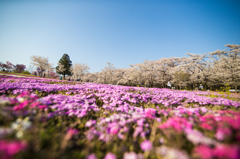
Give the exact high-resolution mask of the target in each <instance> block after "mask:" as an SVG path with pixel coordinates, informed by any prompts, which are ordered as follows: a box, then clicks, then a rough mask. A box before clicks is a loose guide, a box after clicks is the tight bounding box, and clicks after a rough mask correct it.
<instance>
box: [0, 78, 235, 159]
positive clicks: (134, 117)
mask: <svg viewBox="0 0 240 159" xmlns="http://www.w3.org/2000/svg"><path fill="white" fill-rule="evenodd" d="M202 94H203V93H202ZM202 94H198V92H189V91H177V90H169V89H157V88H149V89H148V88H141V87H126V86H114V85H104V84H93V83H85V84H84V83H76V82H75V83H74V82H62V81H59V80H49V79H31V78H17V77H6V76H0V95H1V96H0V155H2V156H3V158H89V159H90V158H91V159H94V158H106V159H108V158H112V159H114V158H126V159H127V158H128V159H129V158H133V159H135V158H136V159H137V158H176V159H178V158H186V159H187V158H239V157H240V156H239V151H240V146H239V145H240V127H239V123H240V111H239V108H240V102H239V101H233V100H229V99H225V98H220V97H219V98H211V97H207V96H202ZM206 94H207V93H206Z"/></svg>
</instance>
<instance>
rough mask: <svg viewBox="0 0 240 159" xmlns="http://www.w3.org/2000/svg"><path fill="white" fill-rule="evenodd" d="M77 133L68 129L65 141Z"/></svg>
mask: <svg viewBox="0 0 240 159" xmlns="http://www.w3.org/2000/svg"><path fill="white" fill-rule="evenodd" d="M77 133H78V130H76V129H72V128H70V129H69V130H68V131H67V134H66V139H67V140H70V139H71V138H72V136H73V135H75V134H77Z"/></svg>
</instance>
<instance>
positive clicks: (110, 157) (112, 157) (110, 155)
mask: <svg viewBox="0 0 240 159" xmlns="http://www.w3.org/2000/svg"><path fill="white" fill-rule="evenodd" d="M116 158H117V157H116V155H114V154H113V153H111V152H108V153H107V155H106V156H105V157H104V159H116Z"/></svg>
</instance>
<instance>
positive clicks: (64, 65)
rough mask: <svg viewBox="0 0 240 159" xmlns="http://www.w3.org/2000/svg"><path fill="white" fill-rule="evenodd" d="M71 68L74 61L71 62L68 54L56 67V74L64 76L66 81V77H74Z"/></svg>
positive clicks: (64, 55)
mask: <svg viewBox="0 0 240 159" xmlns="http://www.w3.org/2000/svg"><path fill="white" fill-rule="evenodd" d="M71 66H72V61H71V60H70V57H69V56H68V54H63V56H62V58H61V59H60V60H59V62H58V66H57V67H56V72H57V73H58V74H61V75H63V77H64V79H65V76H66V75H68V76H71V75H72V72H71Z"/></svg>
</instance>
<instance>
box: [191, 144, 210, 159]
mask: <svg viewBox="0 0 240 159" xmlns="http://www.w3.org/2000/svg"><path fill="white" fill-rule="evenodd" d="M195 151H196V152H197V153H198V154H199V155H200V156H201V158H203V159H211V158H213V150H212V149H211V148H209V147H208V146H205V145H200V146H198V147H197V148H196V149H195Z"/></svg>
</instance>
